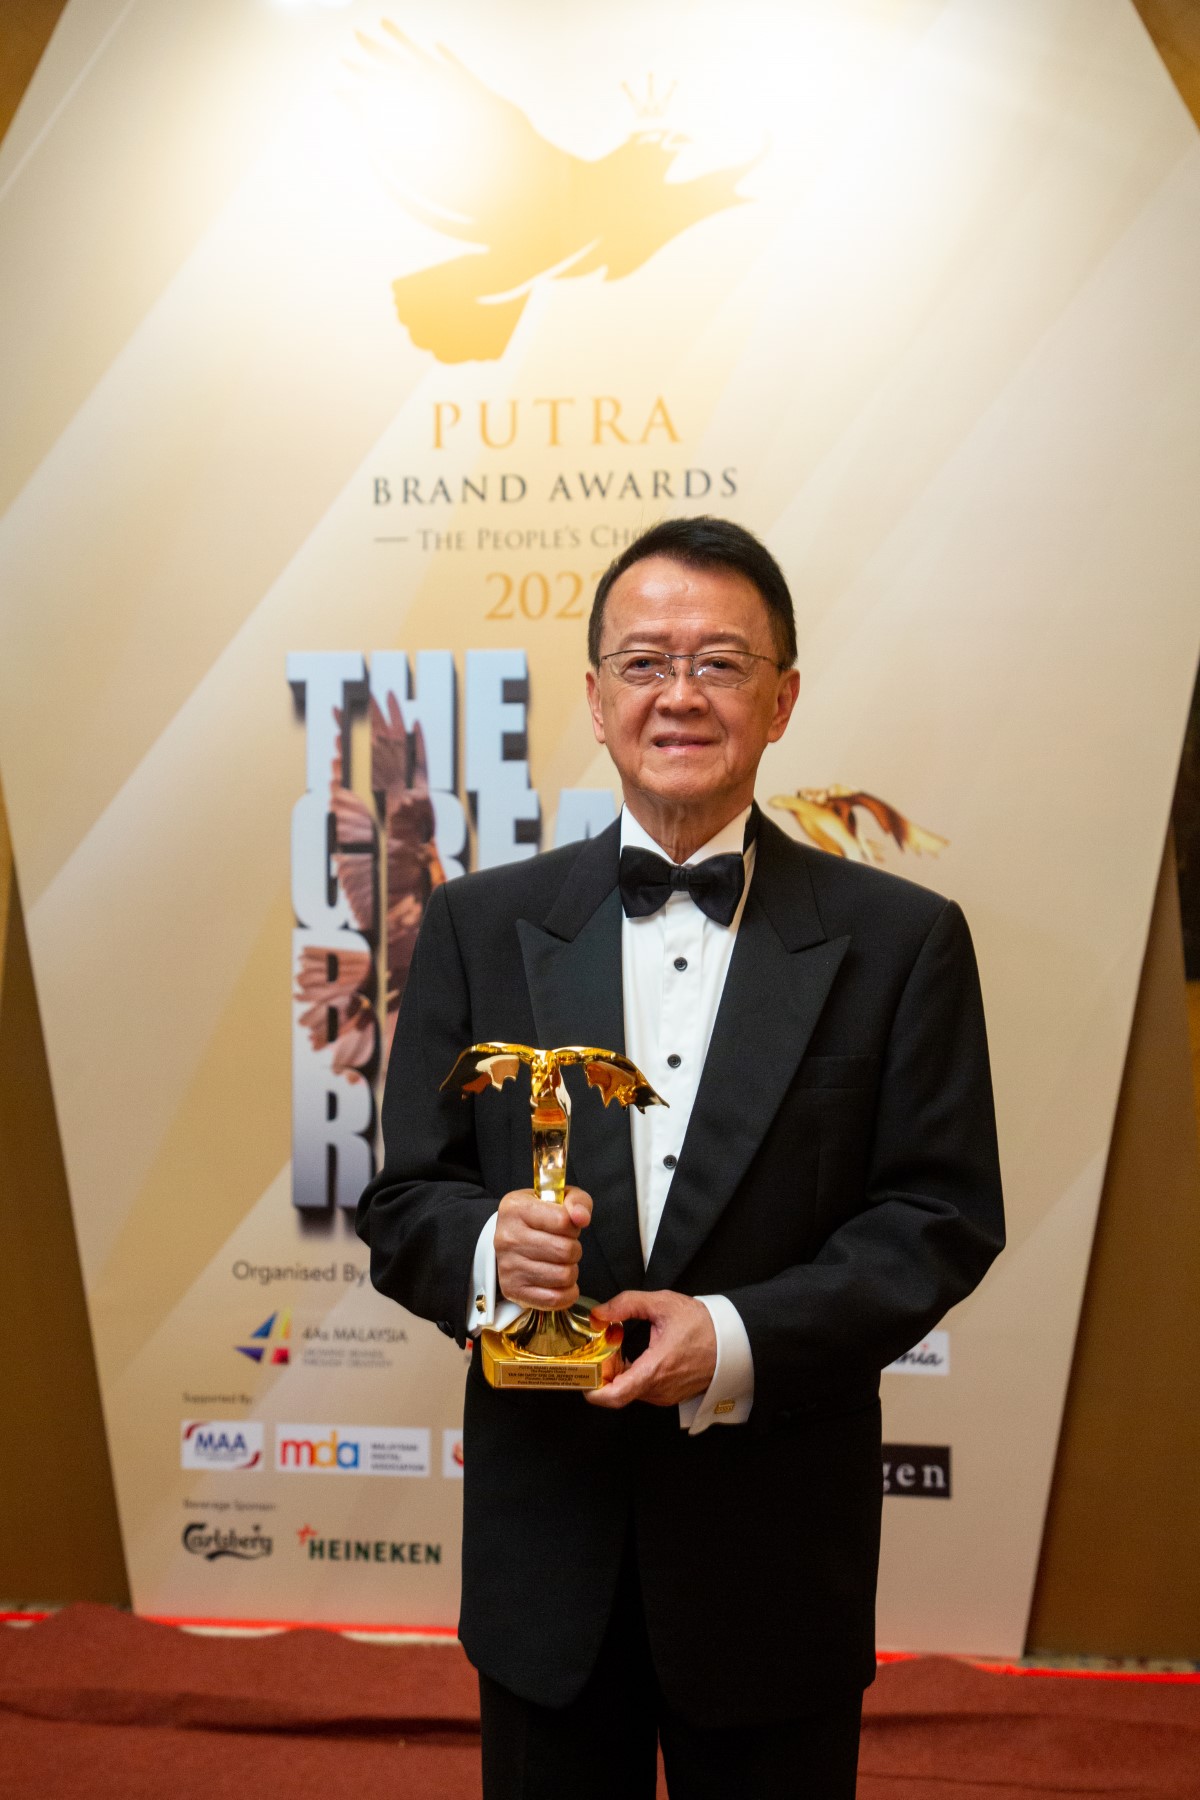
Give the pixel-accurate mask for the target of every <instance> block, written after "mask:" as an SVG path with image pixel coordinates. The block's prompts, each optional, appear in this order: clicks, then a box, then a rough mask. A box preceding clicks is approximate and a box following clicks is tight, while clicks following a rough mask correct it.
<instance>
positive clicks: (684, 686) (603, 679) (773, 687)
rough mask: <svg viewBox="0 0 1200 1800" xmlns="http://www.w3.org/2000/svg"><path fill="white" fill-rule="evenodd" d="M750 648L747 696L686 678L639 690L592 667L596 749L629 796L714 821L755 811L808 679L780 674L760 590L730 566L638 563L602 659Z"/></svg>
mask: <svg viewBox="0 0 1200 1800" xmlns="http://www.w3.org/2000/svg"><path fill="white" fill-rule="evenodd" d="M721 649H724V650H743V651H750V652H752V653H753V654H755V655H757V656H760V657H763V658H767V659H770V660H764V661H762V662H756V663H755V664H754V665H753V667H754V673H753V675H752V676H751V677H750V680H749V681H748V682H747V683H746V684H745V686H743V687H736V688H711V687H705V686H702V685H701V683H700V682H698V681H696V680H694V679H692V678H690V677H689V676H688V675H687V674H686V672H685V670H678V672H677V674H676V676H675V678H674V679H673V680H667V681H656V682H655V683H654V684H653V685H652V686H651V687H629V686H627V685H626V684H625V683H624V682H622V681H621V680H619V678H618V677H617V675H616V674H615V673H614V671H613V668H612V665H611V663H606V662H604V661H602V662H601V664H600V668H599V671H598V672H597V671H596V670H594V669H589V670H588V675H587V692H588V703H589V705H590V707H591V711H592V728H593V730H594V731H595V734H596V739H597V742H598V743H601V744H604V745H606V746H607V748H608V753H609V755H610V756H611V757H612V759H613V762H614V763H615V764H616V766H617V771H618V773H619V774H620V776H621V781H622V785H623V787H624V789H625V792H626V794H627V795H628V794H630V792H631V791H632V792H633V793H636V794H642V795H644V796H646V798H647V800H648V801H649V802H650V803H651V804H652V805H656V806H659V807H662V806H665V807H667V808H669V809H671V810H676V809H680V810H683V811H685V812H686V811H689V810H695V811H697V812H707V811H709V810H719V809H721V807H722V806H723V805H724V804H725V803H728V806H729V808H730V810H731V812H732V811H736V810H737V808H738V807H739V806H744V805H748V804H749V801H750V798H751V797H752V795H753V789H754V775H755V771H756V770H757V768H758V763H759V759H760V757H761V756H762V753H763V751H764V750H765V749H766V747H767V745H768V744H773V743H774V742H775V740H776V739H777V738H780V737H782V735H783V732H784V729H785V728H786V726H787V722H788V720H789V718H790V717H791V713H792V708H793V706H794V705H795V703H796V695H797V693H798V691H799V687H800V677H799V675H798V674H797V673H796V671H795V670H794V669H787V670H784V671H782V672H781V671H780V670H779V669H777V668H776V667H775V659H776V657H777V656H778V654H779V652H778V648H777V645H776V643H775V638H774V634H773V632H772V629H771V617H770V614H769V613H768V611H767V608H766V604H765V602H764V601H763V598H762V595H761V594H760V593H759V591H758V589H757V588H756V587H755V586H754V585H753V584H752V583H751V582H749V581H747V580H746V578H745V576H743V575H739V574H737V573H736V572H735V571H734V570H732V569H720V568H716V569H693V568H688V567H686V566H685V565H684V564H682V563H677V562H672V561H671V560H670V559H669V558H667V557H662V556H654V557H647V558H646V560H645V561H644V562H638V563H634V565H633V567H632V568H630V569H627V570H626V571H625V573H624V574H623V575H622V576H621V577H620V579H619V580H618V581H617V582H615V583H614V585H613V587H612V589H611V591H610V593H609V596H608V600H607V602H606V604H605V608H604V627H603V632H602V636H601V641H600V654H601V657H602V658H603V657H604V656H607V655H608V654H609V652H610V651H614V650H671V651H682V652H686V653H689V654H694V653H695V652H697V651H700V650H721Z"/></svg>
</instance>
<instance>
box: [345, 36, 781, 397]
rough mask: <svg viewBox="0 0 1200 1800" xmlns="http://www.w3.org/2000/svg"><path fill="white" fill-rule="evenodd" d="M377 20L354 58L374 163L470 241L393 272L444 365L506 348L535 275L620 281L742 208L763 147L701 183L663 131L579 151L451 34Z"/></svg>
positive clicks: (410, 204)
mask: <svg viewBox="0 0 1200 1800" xmlns="http://www.w3.org/2000/svg"><path fill="white" fill-rule="evenodd" d="M379 30H380V33H381V34H382V40H383V41H381V39H377V38H373V37H370V36H368V34H367V33H366V32H362V31H360V32H357V33H356V34H355V35H356V37H357V40H358V44H359V48H360V50H361V51H362V53H363V55H364V57H365V58H366V61H365V64H357V63H348V64H347V67H348V68H349V70H350V72H351V75H352V77H353V79H354V88H353V90H352V97H353V101H354V104H355V106H356V110H357V111H358V112H359V114H360V117H361V118H362V121H363V124H364V128H365V130H366V132H367V136H368V140H369V142H370V143H371V146H372V149H373V154H374V158H375V161H376V165H377V167H378V168H379V169H380V171H381V173H382V175H383V179H384V181H385V183H386V185H387V187H388V189H389V191H390V192H391V193H392V194H393V195H394V197H395V198H396V199H397V200H399V202H400V204H401V205H402V206H403V207H404V208H405V209H406V211H407V212H409V213H410V214H411V215H412V217H413V218H415V219H418V220H420V221H421V223H422V224H425V225H428V226H431V227H432V228H433V230H435V231H437V232H439V233H441V234H442V236H443V237H444V238H445V239H447V240H456V241H457V242H459V243H462V244H468V245H470V249H469V250H468V251H467V253H466V254H465V255H459V256H453V257H451V258H450V259H449V260H447V261H443V262H439V263H437V264H436V265H434V266H433V267H432V268H425V269H420V270H418V271H417V272H416V273H415V274H412V275H404V276H401V277H400V279H399V280H397V281H394V282H393V283H392V295H393V298H394V300H395V305H396V313H397V316H398V317H399V319H400V322H401V324H402V325H404V326H405V327H406V329H407V330H408V333H409V336H410V337H411V338H412V341H413V343H414V344H415V345H416V346H417V347H418V348H419V349H422V350H431V351H432V352H433V354H434V356H435V357H436V358H437V359H438V361H439V362H443V363H460V362H472V361H475V362H491V361H494V360H495V359H496V358H497V357H499V356H501V355H502V354H503V352H504V350H505V348H506V346H507V345H508V342H509V340H510V339H511V337H512V334H513V332H514V331H515V329H516V326H517V321H518V320H519V319H520V317H521V314H522V313H523V312H524V310H525V306H526V303H527V302H528V299H529V296H530V293H531V292H532V291H533V288H534V286H535V284H536V283H537V282H539V281H543V280H554V279H561V278H563V277H567V276H570V277H572V278H573V277H575V276H579V275H590V274H593V273H595V272H597V271H599V270H603V272H604V279H605V280H606V281H619V280H620V279H621V278H622V277H623V276H625V275H629V274H631V273H632V272H633V271H634V270H635V269H638V268H640V267H641V266H642V264H643V263H645V262H647V261H648V260H649V258H650V257H652V256H653V255H654V254H655V252H656V251H658V250H661V249H662V247H663V245H664V244H667V243H669V242H670V241H671V239H672V238H674V237H678V236H679V234H680V232H682V231H686V230H687V229H688V227H689V226H691V225H694V224H696V223H697V222H698V221H699V220H701V219H706V218H710V217H711V216H712V215H713V214H714V213H718V212H722V211H724V210H725V209H726V208H727V207H731V206H740V205H742V204H743V202H744V201H745V199H746V196H745V195H741V194H738V193H737V192H736V188H737V184H738V182H739V181H740V180H741V179H742V178H743V176H745V175H747V174H748V173H749V172H750V170H751V169H753V168H754V167H755V166H756V164H757V163H758V162H759V161H760V160H761V158H762V156H763V155H764V154H765V147H764V149H763V150H760V151H759V153H758V154H757V155H756V156H754V157H753V158H752V159H751V160H750V161H749V162H745V163H741V164H739V165H738V166H736V167H730V168H725V169H719V170H715V171H713V172H711V173H709V174H707V175H700V176H697V177H695V178H694V179H693V180H691V181H670V180H669V179H668V175H669V171H670V169H671V166H672V164H673V163H674V161H675V158H676V155H677V154H678V151H679V149H680V148H681V147H682V145H683V143H684V142H685V140H684V139H682V138H678V137H672V136H671V135H670V134H669V133H668V132H665V131H662V130H652V131H635V132H633V133H631V134H630V136H629V137H627V138H626V140H625V141H624V143H622V144H619V145H618V146H617V148H616V149H615V150H611V151H609V152H608V154H607V155H605V156H600V157H597V158H595V159H592V160H589V159H587V158H585V157H579V156H574V155H572V154H571V153H570V151H567V150H563V149H561V148H560V147H559V146H558V145H557V144H552V143H551V142H550V141H549V140H548V139H547V138H544V137H543V136H542V135H541V133H540V132H539V131H538V130H537V129H536V127H535V126H534V125H532V124H531V123H530V121H529V119H527V118H526V116H525V114H524V113H523V112H522V111H521V109H520V108H519V107H518V106H516V105H514V104H513V102H512V101H510V100H506V99H504V97H503V96H502V95H500V94H498V93H496V92H495V90H494V89H492V88H490V87H488V86H487V84H486V83H485V82H483V81H481V80H480V79H479V77H478V76H476V75H473V74H472V73H471V71H470V70H469V69H468V68H466V67H465V66H464V65H463V64H462V63H461V62H459V60H458V58H457V57H455V56H453V55H452V54H451V53H450V51H448V50H447V49H445V48H444V47H443V46H442V45H440V44H438V45H435V46H434V49H433V51H432V52H430V51H427V50H424V49H422V48H421V47H420V46H419V45H418V44H416V43H414V42H413V40H412V39H411V38H409V37H406V36H405V34H404V32H402V31H401V30H400V29H399V27H398V26H397V25H394V24H393V23H392V22H391V20H389V19H385V20H383V21H382V22H381V24H380V27H379ZM447 247H448V246H447Z"/></svg>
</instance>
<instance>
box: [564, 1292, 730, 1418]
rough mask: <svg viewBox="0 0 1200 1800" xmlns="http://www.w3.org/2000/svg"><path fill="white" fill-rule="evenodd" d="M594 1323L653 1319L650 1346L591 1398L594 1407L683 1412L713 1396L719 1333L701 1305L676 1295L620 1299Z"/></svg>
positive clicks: (595, 1311)
mask: <svg viewBox="0 0 1200 1800" xmlns="http://www.w3.org/2000/svg"><path fill="white" fill-rule="evenodd" d="M592 1317H593V1319H604V1320H607V1321H612V1320H614V1319H622V1320H623V1319H649V1321H650V1345H649V1348H648V1349H647V1350H645V1351H643V1353H642V1355H641V1356H639V1357H638V1359H637V1361H636V1362H632V1363H630V1364H629V1365H628V1366H627V1367H626V1368H624V1369H623V1370H622V1371H621V1373H620V1374H619V1375H617V1376H616V1378H615V1379H614V1380H612V1381H610V1382H607V1383H606V1384H605V1386H604V1387H601V1388H593V1389H592V1390H591V1392H590V1393H588V1394H587V1395H586V1399H587V1401H588V1404H589V1405H590V1406H607V1407H610V1408H613V1409H616V1408H619V1407H622V1406H628V1405H629V1402H630V1401H631V1400H645V1401H647V1402H648V1403H649V1404H650V1405H651V1406H678V1404H679V1402H680V1401H681V1400H690V1399H692V1397H693V1395H695V1394H703V1393H705V1392H706V1391H707V1389H708V1386H709V1383H710V1382H711V1381H712V1378H713V1375H714V1374H715V1372H716V1367H717V1333H716V1329H715V1327H714V1326H713V1322H712V1314H711V1313H710V1312H709V1310H708V1308H707V1306H705V1305H703V1304H702V1303H701V1302H700V1301H699V1300H693V1299H691V1298H690V1296H689V1295H687V1294H674V1293H672V1292H671V1291H670V1289H666V1288H664V1289H662V1290H660V1291H659V1292H657V1293H652V1294H639V1293H626V1294H618V1295H617V1296H616V1298H615V1299H614V1300H608V1301H606V1302H605V1303H604V1305H603V1306H596V1307H593V1308H592Z"/></svg>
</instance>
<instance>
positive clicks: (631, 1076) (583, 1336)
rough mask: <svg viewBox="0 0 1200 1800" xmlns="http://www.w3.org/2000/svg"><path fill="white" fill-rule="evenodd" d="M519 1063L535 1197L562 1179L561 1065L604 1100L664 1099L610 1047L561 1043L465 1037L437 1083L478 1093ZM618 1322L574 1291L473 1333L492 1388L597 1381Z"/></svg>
mask: <svg viewBox="0 0 1200 1800" xmlns="http://www.w3.org/2000/svg"><path fill="white" fill-rule="evenodd" d="M522 1063H524V1064H525V1066H526V1067H527V1068H528V1070H529V1075H530V1095H529V1104H530V1110H531V1112H532V1125H533V1190H534V1192H535V1193H536V1194H537V1196H538V1198H539V1199H540V1200H546V1201H552V1202H555V1203H557V1204H558V1205H559V1206H561V1205H562V1204H563V1196H564V1193H565V1190H566V1185H567V1139H568V1137H569V1135H570V1130H571V1096H570V1094H569V1093H568V1092H567V1086H566V1083H565V1081H564V1080H563V1075H562V1071H563V1070H564V1069H565V1068H569V1067H570V1066H571V1065H572V1064H576V1063H578V1064H581V1065H582V1067H583V1071H584V1073H585V1075H586V1076H587V1079H588V1085H589V1086H590V1087H594V1088H596V1089H597V1090H598V1091H599V1094H600V1097H601V1099H602V1100H603V1102H604V1104H605V1106H608V1105H609V1103H610V1102H611V1101H613V1100H615V1101H616V1102H617V1103H618V1105H620V1106H636V1107H637V1108H638V1109H639V1111H640V1110H642V1109H644V1108H645V1107H647V1106H665V1105H666V1104H667V1103H666V1101H665V1100H663V1099H662V1098H661V1097H660V1096H659V1095H658V1094H656V1093H655V1091H654V1089H653V1088H652V1087H651V1086H650V1083H649V1082H648V1081H647V1080H646V1077H645V1076H644V1075H643V1074H642V1072H641V1070H640V1069H639V1068H638V1067H637V1066H636V1065H635V1064H634V1063H631V1062H630V1061H629V1059H628V1058H627V1057H624V1056H618V1055H617V1054H616V1052H615V1051H612V1050H595V1049H585V1048H583V1047H581V1046H579V1045H574V1044H572V1045H567V1046H565V1047H564V1048H563V1049H560V1050H533V1049H531V1048H530V1047H529V1045H528V1044H472V1045H471V1048H470V1049H469V1050H464V1051H463V1053H462V1055H461V1056H460V1057H459V1059H458V1061H457V1062H456V1063H455V1065H454V1067H453V1068H452V1069H451V1071H450V1073H449V1075H447V1077H446V1079H445V1081H444V1082H443V1083H442V1086H443V1088H457V1089H458V1091H459V1093H460V1094H462V1095H464V1096H465V1095H467V1094H482V1093H485V1092H486V1091H487V1089H488V1088H489V1087H494V1088H502V1087H503V1086H504V1083H505V1082H506V1081H515V1079H516V1077H517V1072H518V1070H519V1069H520V1067H521V1064H522ZM623 1335H624V1330H623V1327H622V1326H621V1325H619V1324H612V1325H604V1324H596V1323H594V1322H593V1320H592V1317H591V1306H590V1303H589V1302H588V1301H586V1300H583V1299H580V1300H577V1301H576V1302H575V1305H574V1306H570V1307H563V1308H560V1309H559V1310H557V1311H554V1312H547V1311H542V1310H540V1309H539V1308H536V1307H527V1308H526V1310H525V1311H524V1312H523V1313H522V1314H521V1315H520V1317H519V1318H517V1319H514V1320H513V1322H512V1324H511V1325H509V1326H507V1327H506V1328H505V1329H504V1330H503V1331H495V1330H489V1329H487V1328H486V1327H485V1328H484V1330H483V1331H481V1332H480V1334H479V1348H480V1353H481V1355H482V1357H483V1373H484V1375H485V1377H486V1379H487V1380H488V1382H489V1383H490V1384H491V1386H492V1387H499V1388H510V1387H512V1388H598V1387H602V1386H603V1385H604V1383H605V1382H606V1381H609V1380H611V1379H612V1377H613V1375H614V1374H615V1373H616V1372H617V1368H618V1366H619V1363H620V1355H621V1340H622V1337H623Z"/></svg>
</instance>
